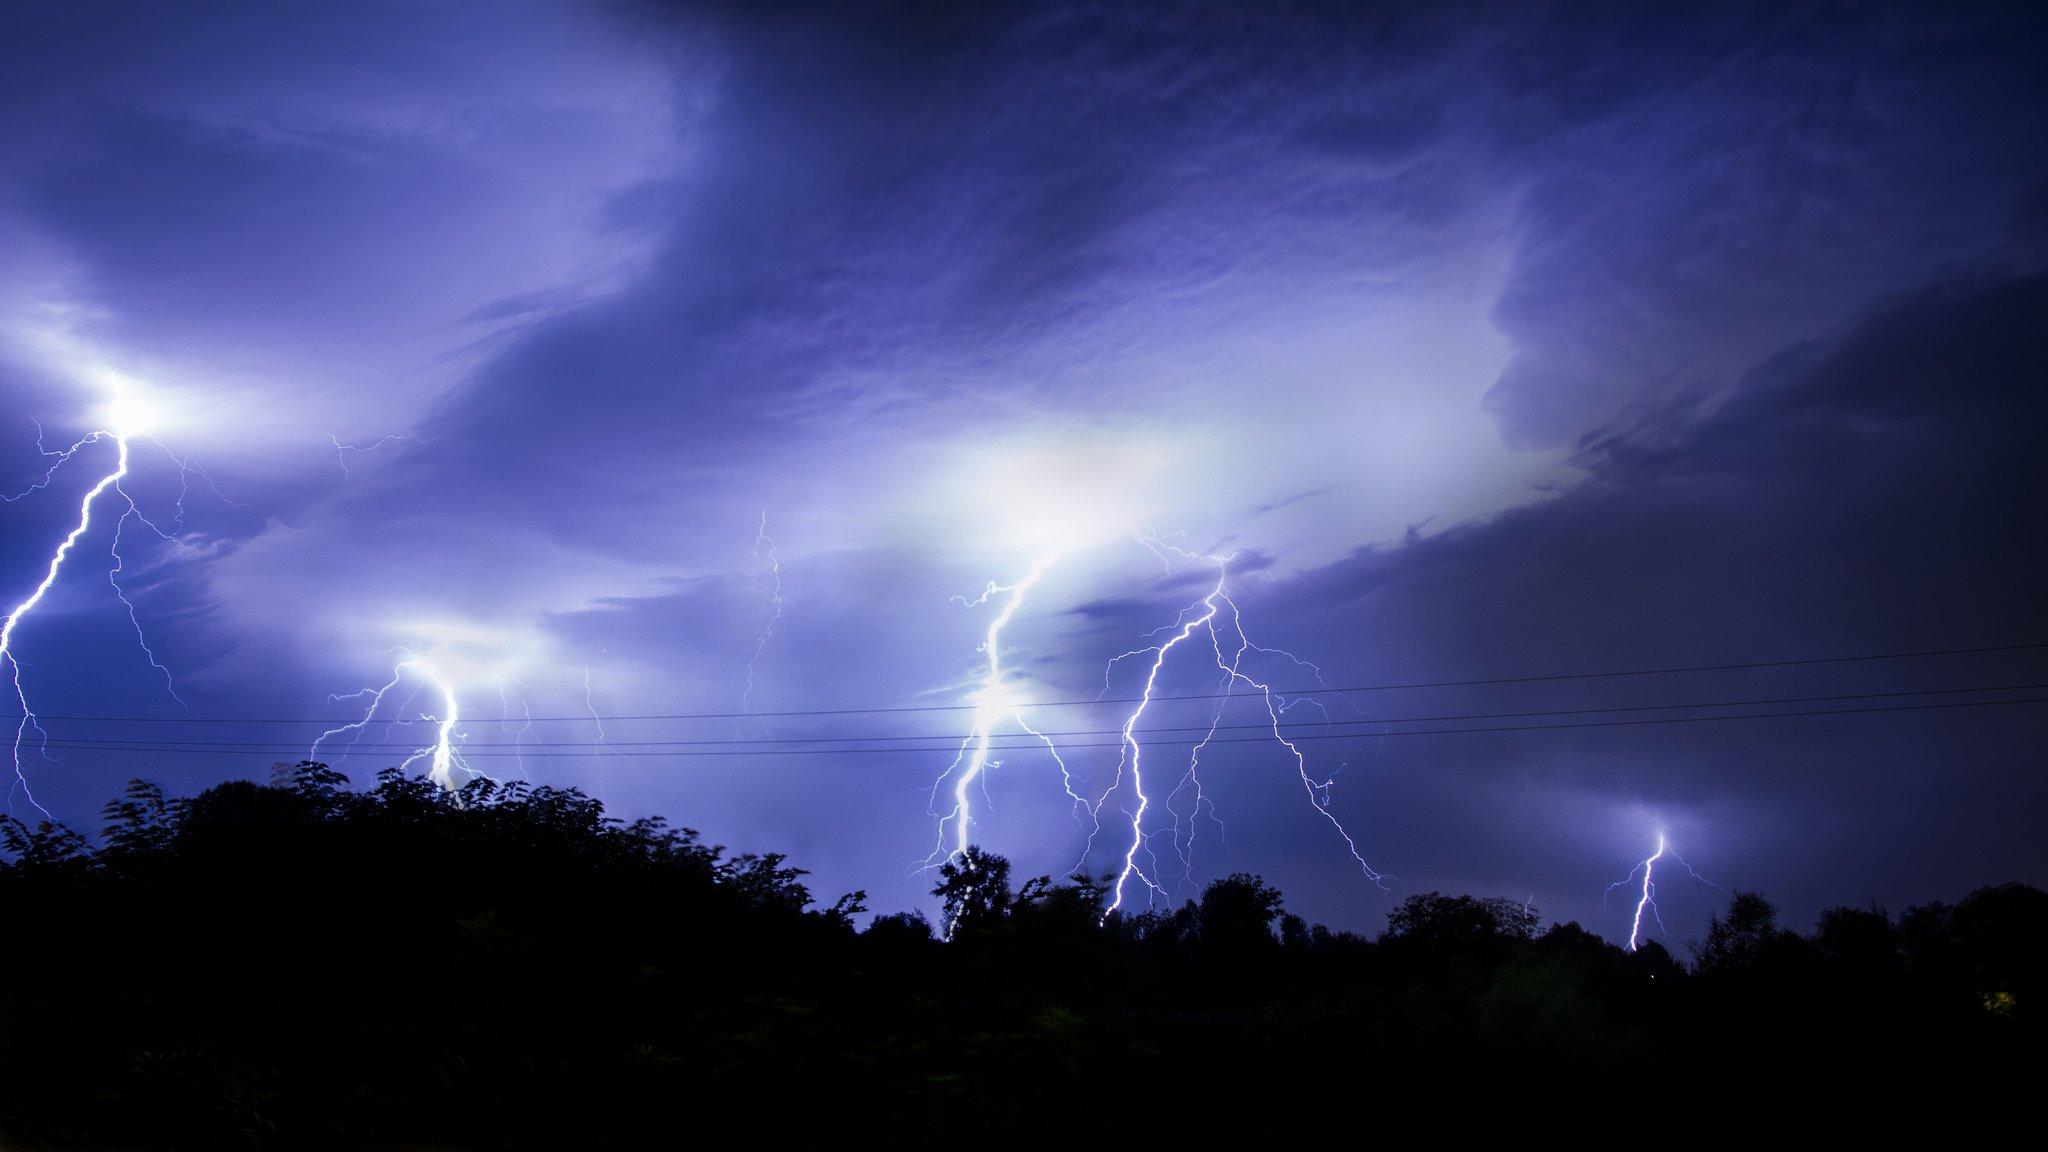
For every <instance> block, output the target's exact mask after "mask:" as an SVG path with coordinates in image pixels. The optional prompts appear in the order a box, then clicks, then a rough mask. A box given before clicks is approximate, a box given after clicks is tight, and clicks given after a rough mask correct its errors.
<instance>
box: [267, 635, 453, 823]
mask: <svg viewBox="0 0 2048 1152" xmlns="http://www.w3.org/2000/svg"><path fill="white" fill-rule="evenodd" d="M400 651H401V653H402V654H403V657H404V658H403V659H401V660H400V661H399V662H398V663H397V664H396V665H395V666H393V668H392V669H391V679H390V680H389V681H387V682H385V684H384V685H383V686H382V687H380V688H364V689H361V690H360V691H356V692H349V693H344V694H340V695H333V696H329V697H328V698H327V699H328V701H329V702H330V703H335V704H338V703H341V702H342V701H344V700H361V699H363V698H364V697H368V698H369V701H370V703H369V706H368V707H366V708H364V709H363V718H362V719H361V720H356V721H352V722H350V723H347V724H343V725H341V726H340V727H337V728H329V729H328V730H326V731H325V732H322V733H321V734H320V735H319V736H318V737H316V738H315V739H314V740H313V746H312V747H311V748H308V749H307V750H306V759H308V760H318V759H319V758H320V746H321V745H323V744H325V743H327V742H328V741H329V740H332V739H334V738H335V737H337V736H341V735H343V734H344V733H346V734H347V735H348V742H347V743H346V744H345V745H343V746H342V752H341V756H340V757H339V758H338V759H342V760H345V759H347V758H348V754H349V750H350V749H352V748H354V747H355V743H356V741H357V740H359V739H361V738H362V734H363V729H365V728H367V727H369V726H370V724H371V723H372V722H374V721H375V720H376V718H377V713H378V712H379V711H380V710H381V709H382V708H383V706H384V700H385V698H386V697H388V696H389V695H390V694H391V692H392V690H393V689H396V688H397V687H398V686H399V685H400V684H402V683H404V682H405V681H406V680H407V678H408V677H410V678H411V679H412V680H413V681H414V687H413V689H412V692H411V693H410V694H409V695H408V696H407V697H406V699H405V700H404V701H403V702H401V703H400V705H399V707H398V709H397V710H396V714H395V715H394V716H393V718H392V719H391V721H390V723H389V727H397V726H398V725H411V724H431V725H433V740H432V742H430V743H427V744H423V745H420V746H419V748H418V749H417V750H416V751H414V752H413V754H412V755H410V756H408V757H406V758H405V760H404V762H403V763H401V764H400V765H399V768H400V769H401V770H405V769H410V768H411V767H412V766H413V765H415V764H418V763H420V762H421V761H422V760H424V761H426V763H427V775H428V777H429V778H430V779H432V780H433V781H434V782H435V783H436V784H439V785H441V786H442V787H443V788H447V789H449V790H451V791H453V790H456V789H459V788H461V787H462V786H463V785H464V784H467V783H469V782H470V781H471V780H474V779H476V778H477V777H479V776H482V775H483V773H481V772H479V771H477V770H476V769H475V768H472V767H470V765H469V763H468V762H467V761H465V760H464V759H463V758H462V753H461V751H460V749H459V748H458V746H457V745H458V744H459V742H460V740H461V738H462V734H461V733H460V732H459V731H458V730H457V727H456V726H457V725H458V724H460V723H461V722H462V712H461V706H460V704H459V703H458V702H457V700H456V698H455V688H454V686H453V685H451V684H450V683H448V681H447V680H445V679H444V678H442V677H441V676H439V675H437V674H436V673H435V671H434V669H433V667H432V666H431V665H430V664H429V663H428V662H427V661H426V660H425V659H424V658H422V657H421V656H420V655H419V654H418V653H415V652H413V651H412V650H411V649H401V650H400ZM422 690H431V691H432V692H433V693H434V694H435V695H437V696H438V697H439V698H440V707H439V709H438V710H437V711H434V712H425V711H422V712H419V713H418V714H417V715H414V716H407V715H406V713H407V712H409V711H410V710H411V708H412V702H413V700H414V699H416V698H417V697H418V695H419V693H420V692H421V691H422ZM458 772H459V773H461V776H460V777H458V776H457V775H456V774H457V773H458Z"/></svg>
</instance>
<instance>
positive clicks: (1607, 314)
mask: <svg viewBox="0 0 2048 1152" xmlns="http://www.w3.org/2000/svg"><path fill="white" fill-rule="evenodd" d="M2039 39H2040V15H2039V12H2038V11H2031V12H2030V11H2028V10H2027V8H2026V6H2006V7H2004V8H2002V9H2001V8H1999V7H1997V6H1984V7H1977V8H1967V9H1963V8H1951V9H1944V10H1935V9H1929V8H1917V9H1916V8H1911V7H1908V8H1871V9H1865V10H1861V11H1851V10H1842V9H1819V8H1807V7H1790V8H1780V7H1773V8H1767V9H1766V8H1758V9H1743V8H1740V7H1729V8H1722V9H1712V10H1708V12H1707V14H1706V15H1703V16H1691V15H1686V14H1683V13H1677V12H1674V11H1672V10H1671V9H1670V8H1669V7H1665V6H1645V7H1641V8H1637V9H1634V10H1633V11H1632V12H1630V13H1626V14H1621V15H1620V16H1619V18H1618V19H1615V20H1611V21H1610V20H1598V21H1595V20H1587V19H1584V18H1583V17H1582V15H1581V16H1579V17H1575V16H1574V15H1572V14H1571V13H1570V10H1568V9H1566V10H1560V11H1559V12H1558V13H1557V14H1556V15H1555V16H1554V17H1553V18H1552V19H1549V20H1546V21H1544V22H1542V24H1541V25H1540V26H1539V28H1538V29H1537V30H1536V31H1535V32H1534V34H1533V35H1531V36H1530V37H1529V38H1527V39H1526V40H1521V41H1515V40H1510V41H1508V42H1506V43H1503V44H1502V45H1501V47H1500V49H1499V52H1500V53H1501V55H1502V56H1503V57H1505V58H1506V59H1505V65H1506V67H1505V89H1504V91H1503V92H1502V93H1501V95H1502V96H1503V97H1504V100H1503V102H1502V105H1501V107H1502V108H1503V109H1504V114H1503V116H1502V117H1501V120H1502V125H1501V129H1500V130H1501V132H1502V139H1503V142H1504V143H1505V145H1506V147H1507V148H1508V149H1509V150H1510V152H1511V153H1512V154H1513V155H1514V156H1515V165H1516V169H1517V171H1518V175H1519V177H1520V179H1521V180H1522V181H1523V182H1524V187H1525V188H1526V194H1525V195H1524V196H1523V198H1522V200H1521V203H1520V207H1519V210H1518V219H1517V240H1516V256H1515V263H1514V268H1513V273H1512V275H1511V277H1510V279H1509V282H1508V284H1507V286H1506V288H1505V289H1504V291H1503V292H1502V294H1501V297H1500V299H1499V301H1498V302H1497V303H1496V304H1495V307H1494V316H1495V320H1496V322H1497V323H1498V324H1499V325H1500V327H1501V329H1502V331H1504V332H1505V333H1507V335H1508V336H1509V337H1510V338H1511V339H1512V340H1513V341H1514V342H1515V351H1514V356H1513V358H1512V360H1511V361H1510V362H1509V364H1508V366H1507V369H1506V370H1505V371H1504V372H1503V373H1502V374H1501V378H1500V381H1499V382H1498V383H1497V384H1496V385H1495V386H1494V389H1493V391H1492V393H1491V394H1490V395H1489V397H1488V403H1489V406H1490V407H1491V409H1492V410H1493V411H1494V412H1495V413H1496V414H1497V415H1498V416H1499V417H1500V419H1501V422H1502V427H1503V431H1504V432H1505V433H1506V435H1507V436H1508V437H1509V439H1510V440H1513V441H1518V442H1525V443H1546V442H1551V443H1554V442H1558V441H1561V440H1569V439H1571V438H1573V437H1575V436H1577V435H1578V434H1579V433H1581V432H1582V431H1583V430H1584V429H1586V428H1587V427H1590V426H1592V425H1593V424H1597V423H1601V422H1604V421H1605V420H1607V419H1608V418H1610V417H1611V415H1612V414H1613V413H1614V412H1615V411H1616V409H1617V408H1618V407H1619V406H1621V405H1622V404H1624V403H1625V402H1627V401H1628V400H1629V399H1630V398H1631V397H1636V396H1641V395H1643V394H1644V393H1646V392H1650V393H1656V392H1658V391H1663V390H1670V389H1679V388H1684V387H1686V386H1691V385H1699V384H1706V385H1710V386H1719V385H1724V384H1726V383H1727V382H1728V381H1730V380H1732V379H1733V378H1734V376H1735V375H1736V374H1737V373H1739V372H1740V371H1742V370H1743V369H1744V368H1745V367H1747V365H1748V363H1749V362H1751V361H1754V360H1755V359H1757V358H1760V357H1762V356H1764V355H1766V354H1768V353H1769V352H1771V351H1772V350H1773V348H1774V347H1775V346H1776V345H1778V344H1781V343H1784V342H1788V341H1790V340H1794V339H1798V338H1799V337H1800V336H1801V335H1803V334H1804V333H1807V332H1811V331H1814V330H1817V329H1822V328H1825V327H1827V326H1829V325H1833V324H1837V323H1841V322H1844V321H1846V320H1847V319H1848V318H1849V317H1850V316H1852V315H1853V314H1854V310H1855V309H1857V308H1859V307H1862V306H1864V305H1866V304H1868V303H1869V302H1870V301H1871V300H1872V299H1873V298H1874V297H1875V295H1877V294H1881V293H1884V292H1895V291H1901V290H1906V289H1910V288H1911V287H1913V286H1915V284H1916V283H1917V282H1919V281H1920V280H1923V279H1925V278H1927V277H1930V276H1938V275H1947V274H1953V273H1954V272H1955V271H1956V270H1958V269H1962V268H1967V267H1969V266H1971V265H1972V264H1974V263H1977V262H1980V261H1985V260H1991V261H1994V262H2002V261H2014V260H2015V257H2017V258H2018V260H2017V263H2008V265H2007V266H2008V267H2025V266H2027V265H2028V264H2030V263H2031V262H2032V261H2035V260H2038V259H2039V258H2040V256H2041V252H2042V249H2041V248H2040V246H2039V237H2038V235H2037V236H2035V237H2033V238H2031V239H2029V238H2027V237H2024V236H2015V234H2014V231H2013V230H2012V229H2011V227H2010V224H2009V222H2010V221H2011V220H2013V218H2014V205H2015V199H2014V193H2015V192H2016V191H2017V190H2018V189H2020V188H2024V187H2025V186H2027V184H2029V183H2030V182H2031V181H2033V180H2036V179H2038V178H2039V174H2040V171H2041V168H2040V165H2041V159H2040V154H2039V150H2038V148H2035V147H2034V146H2033V145H2032V143H2031V142H2032V141H2036V140H2038V139H2040V137H2041V133H2042V131H2043V127H2044V124H2043V116H2044V113H2043V111H2042V109H2043V108H2044V107H2048V104H2044V101H2043V96H2044V95H2048V90H2044V88H2048V86H2044V81H2043V79H2042V74H2041V70H2040V69H2039V68H2038V67H2037V63H2038V61H2037V59H2036V57H2035V49H2036V47H2037V46H2038V44H2039ZM1961 60H1968V61H1969V65H1968V67H1967V68H1958V66H1957V65H1958V62H1959V61H1961ZM2015 240H2018V241H2019V242H2020V244H2019V246H2018V247H2014V246H2013V245H2014V241H2015Z"/></svg>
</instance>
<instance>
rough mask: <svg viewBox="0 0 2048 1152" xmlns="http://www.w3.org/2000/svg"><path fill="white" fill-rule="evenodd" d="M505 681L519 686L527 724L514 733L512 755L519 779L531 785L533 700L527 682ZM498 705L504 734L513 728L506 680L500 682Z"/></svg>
mask: <svg viewBox="0 0 2048 1152" xmlns="http://www.w3.org/2000/svg"><path fill="white" fill-rule="evenodd" d="M505 679H506V680H510V681H512V682H513V683H514V684H517V685H519V712H520V715H522V716H524V717H525V718H526V723H525V725H523V726H522V727H521V728H520V729H519V731H517V732H514V733H512V750H513V753H512V754H513V758H514V759H515V760H516V761H517V764H518V770H519V778H520V779H522V780H525V781H526V782H527V783H529V784H530V783H532V782H533V777H532V776H530V775H528V774H527V771H526V741H527V738H528V737H530V736H532V735H533V700H532V698H531V697H530V696H529V695H528V693H529V691H530V690H529V689H528V688H527V686H526V681H524V680H521V679H520V678H519V677H517V676H512V675H507V676H506V678H505ZM498 705H499V713H498V715H499V719H498V730H499V731H500V732H504V731H506V730H508V729H510V728H511V726H512V704H511V701H510V700H509V699H507V697H506V694H505V681H504V680H500V681H498Z"/></svg>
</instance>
